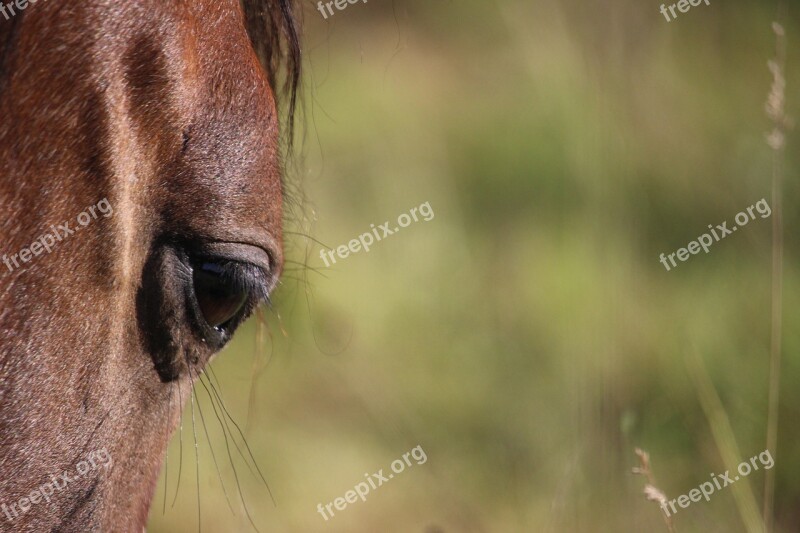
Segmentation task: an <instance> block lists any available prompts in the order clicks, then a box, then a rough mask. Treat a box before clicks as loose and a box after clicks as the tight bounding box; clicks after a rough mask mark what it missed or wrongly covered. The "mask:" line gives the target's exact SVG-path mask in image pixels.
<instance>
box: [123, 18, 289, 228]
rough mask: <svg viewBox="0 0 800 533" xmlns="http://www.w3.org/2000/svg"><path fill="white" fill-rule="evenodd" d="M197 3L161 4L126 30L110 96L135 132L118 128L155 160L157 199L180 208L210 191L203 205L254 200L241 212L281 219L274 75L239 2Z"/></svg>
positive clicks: (148, 163)
mask: <svg viewBox="0 0 800 533" xmlns="http://www.w3.org/2000/svg"><path fill="white" fill-rule="evenodd" d="M168 4H169V3H168ZM190 5H191V7H187V6H186V5H183V4H172V7H170V8H162V9H166V10H165V12H164V15H163V17H160V18H157V20H153V21H151V22H150V23H146V24H142V25H141V26H139V27H138V28H136V30H135V31H130V32H129V35H127V36H126V37H125V38H124V39H123V41H124V42H123V46H122V47H121V51H119V52H117V54H118V57H117V58H116V60H115V61H114V62H113V63H112V67H111V68H110V69H109V70H108V72H109V76H110V77H111V78H112V80H113V81H112V85H115V86H116V90H112V91H110V93H109V104H110V107H111V108H112V114H114V115H116V116H117V118H118V120H116V122H117V123H118V124H123V123H127V124H126V127H130V131H129V132H127V133H125V132H116V133H115V134H112V136H114V135H118V136H119V139H123V140H124V138H125V137H126V136H129V137H133V138H134V139H135V140H134V142H133V144H135V145H138V148H139V149H138V150H136V151H137V152H138V154H137V155H138V158H139V159H145V162H144V164H140V165H137V166H138V168H139V169H141V168H142V167H149V168H148V171H147V172H145V174H147V175H149V180H150V181H155V182H157V183H156V185H158V186H157V187H153V188H149V190H150V191H151V193H152V195H154V196H155V197H157V199H160V200H162V201H166V202H169V203H170V204H171V206H172V207H178V208H179V207H180V205H188V206H196V205H197V203H198V202H208V201H209V198H212V199H213V200H214V201H212V202H211V205H209V204H206V205H205V206H206V207H215V208H217V209H216V210H217V211H219V210H220V209H224V208H225V207H228V206H230V207H232V208H233V207H239V208H242V207H248V206H249V207H252V208H253V209H244V210H241V212H242V213H248V212H252V213H260V215H261V216H260V218H261V220H259V222H260V223H261V224H268V225H272V226H276V225H277V224H278V222H279V214H280V213H279V209H278V208H279V201H280V169H279V164H278V154H277V149H278V128H277V123H278V121H277V116H276V106H275V101H274V97H273V94H272V90H271V87H270V85H269V81H268V78H267V76H266V74H265V73H264V72H263V70H262V68H261V66H260V64H259V62H258V59H257V57H256V56H255V53H254V52H253V50H252V47H251V46H250V42H249V38H248V35H247V32H246V30H245V27H244V24H243V20H242V17H241V12H240V11H239V7H238V2H232V3H231V2H219V3H217V2H196V3H191V4H190ZM176 6H177V7H176ZM118 50H119V48H118ZM112 142H117V140H116V139H112ZM129 147H130V145H129ZM120 155H122V154H120ZM127 174H128V175H129V176H130V174H131V173H130V172H128V173H127ZM176 204H178V205H176ZM265 206H269V207H270V208H271V209H263V207H265ZM257 207H262V209H256V208H257ZM176 211H178V212H180V209H177V210H176ZM208 212H209V210H207V209H206V210H202V211H191V214H193V216H194V217H195V218H202V217H203V215H204V214H206V215H207V214H208ZM187 216H188V215H187Z"/></svg>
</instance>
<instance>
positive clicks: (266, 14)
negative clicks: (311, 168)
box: [241, 0, 302, 146]
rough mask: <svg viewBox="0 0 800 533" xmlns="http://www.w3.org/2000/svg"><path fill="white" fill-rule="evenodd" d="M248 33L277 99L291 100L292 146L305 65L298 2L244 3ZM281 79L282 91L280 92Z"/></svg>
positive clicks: (261, 0) (246, 0) (262, 0)
mask: <svg viewBox="0 0 800 533" xmlns="http://www.w3.org/2000/svg"><path fill="white" fill-rule="evenodd" d="M241 3H242V9H243V10H244V16H245V23H246V25H247V33H248V34H249V36H250V42H251V43H252V45H253V49H255V51H256V54H257V55H258V57H259V59H260V60H261V63H262V65H263V66H264V69H265V70H266V72H267V75H268V76H269V80H270V84H271V85H272V88H273V90H275V92H276V95H277V94H279V93H280V92H283V93H284V94H285V95H287V96H288V98H289V102H288V105H287V107H286V109H287V115H286V116H287V125H288V140H289V146H291V144H292V139H293V138H294V114H295V110H296V108H297V90H298V86H299V84H300V72H301V65H302V62H301V61H302V58H301V51H300V36H299V25H300V23H299V20H298V17H297V15H296V14H295V8H296V6H295V0H241ZM281 75H282V77H283V78H284V80H283V82H284V83H283V87H282V88H281V90H280V91H279V90H278V84H279V83H280V81H279V79H280V78H281Z"/></svg>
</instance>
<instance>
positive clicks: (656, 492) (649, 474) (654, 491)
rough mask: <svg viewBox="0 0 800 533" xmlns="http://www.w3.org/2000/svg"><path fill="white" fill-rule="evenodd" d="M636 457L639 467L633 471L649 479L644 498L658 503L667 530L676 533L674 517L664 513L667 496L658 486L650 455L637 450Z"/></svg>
mask: <svg viewBox="0 0 800 533" xmlns="http://www.w3.org/2000/svg"><path fill="white" fill-rule="evenodd" d="M635 451H636V455H637V456H638V457H639V466H638V467H633V468H632V469H631V471H632V472H633V473H634V474H636V475H640V476H644V477H645V479H647V484H646V485H645V486H644V496H645V498H647V499H648V500H649V501H651V502H656V503H657V504H658V506H659V512H660V513H661V516H663V517H664V523H666V524H667V529H668V530H669V532H670V533H675V525H674V524H673V523H672V517H671V516H667V514H666V513H664V512H663V507H664V506H666V504H667V496H666V494H664V492H663V491H662V490H661V489H659V488H658V486H657V485H656V477H655V476H654V475H653V470H652V468H651V467H650V454H649V453H647V452H646V451H644V450H642V449H640V448H636V450H635Z"/></svg>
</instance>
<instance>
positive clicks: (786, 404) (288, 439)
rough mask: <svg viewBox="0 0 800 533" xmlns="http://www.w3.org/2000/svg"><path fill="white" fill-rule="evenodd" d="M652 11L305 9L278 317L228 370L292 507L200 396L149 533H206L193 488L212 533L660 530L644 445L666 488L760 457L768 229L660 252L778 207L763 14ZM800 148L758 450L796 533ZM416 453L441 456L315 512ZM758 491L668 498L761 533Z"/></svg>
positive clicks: (791, 25) (633, 3) (798, 37)
mask: <svg viewBox="0 0 800 533" xmlns="http://www.w3.org/2000/svg"><path fill="white" fill-rule="evenodd" d="M660 4H661V2H658V1H646V2H642V1H640V0H613V1H611V0H601V1H598V2H585V1H578V0H567V1H564V0H552V1H551V0H533V1H530V0H503V1H501V2H478V1H474V0H473V1H468V2H443V1H436V0H433V1H431V0H413V1H412V0H409V1H403V0H395V1H394V2H378V1H377V0H373V1H370V2H368V3H360V2H359V3H357V4H354V5H350V6H348V7H347V9H345V10H344V11H340V12H336V13H335V15H334V16H332V17H329V18H328V20H323V19H322V16H321V15H320V13H319V12H317V11H316V10H315V7H314V4H312V3H311V2H308V3H307V4H306V5H305V7H306V13H305V37H304V51H305V54H306V57H305V69H306V70H305V80H304V85H305V86H304V90H303V98H304V100H305V115H304V117H302V118H301V123H300V129H301V130H302V132H303V134H304V138H303V140H302V142H301V143H300V146H299V149H298V154H296V157H295V158H294V160H293V161H292V162H290V164H288V165H287V166H288V167H289V172H288V176H287V182H288V183H289V185H290V189H291V190H290V194H291V199H292V203H291V205H290V208H289V210H288V213H287V234H286V240H287V243H286V245H287V250H288V253H289V258H290V260H291V261H292V262H290V263H287V271H286V274H285V277H284V280H283V284H282V285H281V287H280V288H279V290H278V291H277V292H276V294H275V302H274V308H273V310H271V311H270V310H267V311H265V313H264V319H265V322H266V326H261V325H259V323H258V322H257V321H256V320H252V321H250V322H249V323H248V325H247V326H246V327H244V328H243V329H242V330H241V331H240V332H239V333H238V335H237V337H236V339H235V342H233V343H232V345H231V346H230V347H229V348H227V349H226V350H225V351H224V352H223V354H222V355H221V356H220V357H219V358H218V359H217V360H216V361H215V363H214V364H213V369H214V373H215V375H216V376H217V378H218V390H219V391H220V394H221V396H222V397H223V398H224V400H225V402H226V405H227V409H228V411H229V412H230V414H231V415H232V417H233V419H234V420H236V422H237V423H238V424H239V425H240V427H241V429H242V431H243V432H244V433H246V435H247V441H248V444H249V446H250V448H251V449H252V451H253V454H254V455H255V457H256V460H257V462H258V465H259V467H260V469H261V471H262V472H263V473H264V476H265V478H266V479H267V481H268V482H269V486H270V488H271V490H272V493H273V494H274V498H275V502H276V505H273V504H272V502H271V500H270V496H269V493H268V491H267V489H266V487H265V486H264V484H263V483H262V482H260V481H259V479H258V478H257V476H255V475H253V473H251V471H250V470H249V469H248V466H247V464H246V462H245V460H244V459H243V458H242V455H240V453H239V452H238V451H237V448H236V447H235V446H234V444H233V443H232V442H230V441H231V439H232V437H230V436H229V437H228V440H229V444H228V449H226V442H225V438H224V436H223V435H224V433H223V429H222V427H223V426H221V425H220V423H219V422H218V421H217V418H216V417H215V416H214V411H213V410H212V406H211V404H210V403H209V397H208V394H207V391H206V390H204V388H203V387H202V386H198V387H197V388H196V398H197V402H199V407H198V410H199V409H202V412H203V416H204V422H205V426H206V427H207V430H208V433H207V434H206V432H205V430H204V429H203V422H202V421H201V419H200V414H199V413H196V414H195V426H196V432H197V439H198V442H199V453H200V455H199V463H200V473H199V482H198V476H197V473H196V470H195V464H196V459H195V448H194V442H193V435H192V413H191V408H190V407H187V410H186V411H185V413H184V423H183V426H184V427H183V431H182V435H183V436H182V446H183V449H182V451H181V450H180V446H181V439H180V438H179V437H178V436H177V435H176V438H175V440H174V441H173V443H172V447H171V451H170V454H169V460H168V466H167V468H166V473H162V476H161V480H160V482H159V486H158V489H157V492H156V498H155V502H154V505H153V508H152V511H151V520H150V526H149V531H151V532H162V531H163V532H167V531H168V532H178V531H197V530H198V524H197V520H198V518H197V515H198V497H197V487H198V483H199V489H200V509H201V511H202V530H203V531H220V532H226V531H253V529H252V527H251V526H250V524H249V522H248V519H247V517H246V513H245V511H244V507H243V504H242V501H244V502H245V503H246V504H247V508H248V509H249V513H250V514H251V515H252V519H253V521H254V522H255V523H256V525H257V526H258V528H259V530H260V531H262V532H269V531H275V532H284V531H286V532H295V531H297V532H378V531H380V532H382V531H400V532H420V533H450V532H462V531H464V532H473V531H474V532H483V531H487V532H517V531H520V532H524V531H534V532H538V531H545V532H547V531H552V532H573V531H577V532H584V531H587V532H589V531H590V532H595V531H608V532H619V531H625V532H627V531H635V532H639V531H653V532H656V531H667V529H666V526H665V524H664V522H663V519H662V517H661V516H660V515H661V512H660V510H659V508H658V506H657V504H655V503H653V502H650V501H647V500H646V499H645V498H644V496H643V495H642V489H643V487H644V485H645V481H646V480H645V479H644V478H643V477H642V476H636V475H633V474H632V473H631V468H632V467H634V466H636V465H637V464H638V461H637V458H636V456H635V455H634V449H635V448H636V447H641V448H643V449H645V450H647V451H648V452H649V453H650V456H651V461H652V465H653V471H654V473H655V476H656V478H657V483H658V486H659V488H660V489H661V490H663V491H664V492H665V493H666V494H667V495H668V496H669V497H670V498H675V497H677V496H678V495H680V494H686V493H688V491H689V490H690V489H692V488H695V487H697V486H698V485H699V484H700V483H703V482H704V481H707V480H708V479H709V473H712V472H713V473H722V472H724V471H725V470H727V469H731V468H735V464H736V463H738V461H740V460H747V459H748V458H749V457H751V456H754V455H756V454H758V453H760V452H762V451H763V450H764V449H765V447H766V444H765V434H766V412H767V397H768V375H769V343H770V320H771V318H770V305H771V273H770V272H771V253H772V244H771V225H772V218H768V219H763V220H762V219H761V218H758V219H757V220H756V221H755V222H751V223H750V224H749V225H748V226H747V227H746V228H742V231H739V232H737V233H735V234H733V235H731V236H729V237H727V238H726V239H724V240H723V241H720V242H719V243H717V244H715V245H714V246H713V247H712V249H711V251H710V253H709V254H700V255H698V256H693V257H691V259H690V260H689V261H687V262H686V263H681V264H679V266H678V267H677V268H674V269H672V270H671V271H669V272H667V271H666V270H665V269H664V267H663V266H662V265H661V263H659V260H658V256H659V254H660V253H662V252H663V253H672V252H674V251H676V250H677V249H678V248H680V247H683V246H686V244H687V243H688V242H689V241H691V240H693V239H695V238H696V237H697V236H699V235H700V234H702V233H704V232H705V231H706V230H707V226H708V224H719V223H721V222H722V221H725V220H728V221H731V222H729V225H730V224H731V223H732V220H733V217H734V216H735V215H736V214H737V213H738V212H739V211H741V210H743V209H745V208H746V207H747V206H750V205H752V204H754V203H756V202H757V201H758V200H760V199H762V198H766V199H767V201H768V202H769V203H770V205H772V203H773V202H772V199H771V194H772V188H771V179H772V157H773V155H772V151H771V150H770V148H769V147H768V146H767V144H766V142H765V133H766V132H768V131H769V130H770V129H771V127H772V126H771V123H770V122H769V120H768V119H767V117H766V115H765V111H764V102H765V100H766V96H767V93H768V92H769V89H770V85H771V83H772V77H771V74H770V72H769V71H768V69H767V61H768V59H770V58H772V57H774V55H775V36H774V34H773V32H772V30H771V26H770V25H771V22H772V21H773V20H774V17H775V12H776V10H775V3H774V2H762V3H754V2H744V1H727V2H722V1H719V0H711V5H710V6H706V5H705V4H701V5H700V6H698V7H694V8H692V9H691V10H690V11H689V12H688V13H686V14H681V15H680V16H679V17H678V18H677V19H676V20H674V21H672V22H667V21H666V20H665V19H664V18H663V16H662V15H661V14H660V13H659V11H658V8H659V6H660ZM792 7H793V6H792ZM797 14H798V13H797V12H791V11H790V12H789V18H788V19H786V20H784V23H785V27H786V33H787V40H788V62H787V68H786V77H787V87H788V88H787V103H786V105H787V112H788V113H789V115H791V116H793V117H800V92H798V91H797V90H796V88H798V87H800V55H798V54H797V53H796V52H797V50H798V48H797V43H798V42H800V24H798V19H797ZM799 137H800V136H799V135H798V134H797V133H790V135H789V138H788V145H787V149H786V153H787V156H786V165H785V168H784V174H785V183H784V188H783V192H782V195H783V200H784V205H785V220H784V226H785V229H786V239H785V259H784V267H785V283H784V290H783V298H784V322H783V323H784V335H783V343H784V345H783V354H784V356H783V368H782V371H781V384H782V390H781V409H780V425H779V427H780V429H779V436H780V439H779V446H778V449H777V450H771V451H772V455H773V457H774V458H775V469H774V472H775V474H776V477H777V487H776V506H775V515H776V522H777V527H776V528H775V531H785V532H790V531H800V505H798V504H799V503H800V481H798V480H800V454H798V453H797V447H798V445H797V442H798V439H800V428H798V427H797V425H796V420H797V418H798V415H800V413H799V412H798V410H800V390H798V387H797V386H796V383H797V381H798V377H800V357H798V355H799V349H800V327H798V326H800V324H799V322H800V299H799V298H798V286H799V285H800V272H799V271H798V268H797V257H798V252H799V251H800V249H799V247H798V246H799V245H800V241H798V238H797V235H796V232H795V229H796V228H797V227H798V223H799V222H800V218H799V215H798V211H797V209H796V206H797V205H798V200H800V181H799V180H798V179H797V169H798V164H799V163H800V161H798V154H800V151H798V138H799ZM424 202H430V205H431V206H432V208H433V210H434V212H435V218H434V219H433V220H431V221H429V222H422V221H420V222H418V223H415V224H412V225H411V226H409V227H408V228H405V229H403V230H401V231H400V232H399V233H397V234H395V235H393V236H391V237H389V238H387V239H386V240H385V241H382V242H380V243H376V244H375V245H373V247H372V249H371V250H370V251H369V253H364V252H360V253H357V254H355V255H352V256H350V257H348V258H347V259H344V260H339V261H338V262H337V264H336V265H333V266H332V267H331V268H325V267H324V265H323V263H322V261H321V260H320V259H319V252H320V249H321V248H322V246H321V245H320V244H319V243H318V242H317V241H319V242H321V243H324V245H325V246H326V247H327V248H333V247H336V246H338V245H340V244H346V243H347V242H348V241H349V240H350V239H353V238H355V237H357V236H358V235H359V234H361V233H364V232H365V231H369V229H370V224H376V225H378V224H382V223H383V222H384V221H387V220H392V221H394V220H396V218H397V216H399V215H400V214H402V213H405V212H408V211H409V210H410V209H411V208H413V207H416V206H419V205H420V204H422V203H424ZM312 238H313V240H312ZM706 378H707V379H706ZM717 396H718V398H719V403H718V404H716V403H715V401H712V400H713V398H714V397H717ZM704 398H705V400H704ZM708 398H712V400H708ZM228 424H229V426H230V427H229V429H230V430H231V433H233V434H236V428H235V427H233V425H232V424H230V422H229V423H228ZM208 438H210V440H211V444H212V446H213V450H214V454H215V459H216V462H217V463H218V467H219V471H220V473H221V475H220V476H218V474H217V468H216V467H215V463H214V458H212V456H211V449H210V447H209V444H208ZM417 445H420V446H422V448H423V449H424V450H425V452H426V454H427V457H428V460H427V462H426V463H425V464H423V465H416V464H415V465H414V466H413V467H411V468H408V469H407V470H406V471H405V472H403V473H402V474H400V475H396V476H395V477H394V479H392V480H391V481H390V482H389V483H388V484H384V485H383V486H381V487H380V488H378V489H377V490H375V491H373V492H372V493H371V494H369V495H368V497H367V501H366V502H361V501H359V502H357V503H354V504H351V505H349V506H348V507H347V508H346V509H345V510H344V511H337V513H336V516H335V517H333V518H331V519H330V520H328V521H325V520H324V519H323V518H322V517H321V516H320V514H319V513H318V512H317V504H318V503H322V504H323V505H324V504H326V503H329V502H331V501H333V500H334V498H336V497H339V496H344V494H345V492H346V491H348V490H349V489H351V488H352V487H353V486H354V485H355V484H356V483H358V482H360V481H362V480H363V479H364V473H365V472H367V473H371V472H377V471H378V470H379V469H381V468H383V469H384V471H385V472H388V471H389V465H390V464H391V462H392V461H393V460H395V459H397V458H399V457H401V456H402V454H403V453H406V452H408V451H409V450H411V449H412V448H413V447H415V446H417ZM239 447H241V451H242V452H244V453H245V454H246V450H245V449H244V447H243V444H242V443H241V440H240V441H239ZM228 450H229V452H228ZM228 453H230V456H229V455H228ZM181 456H182V457H181ZM730 457H733V458H734V459H733V460H735V461H736V463H734V464H733V465H730V464H726V462H725V461H726V458H728V459H729V458H730ZM231 458H232V459H231ZM179 463H182V465H181V470H182V471H181V481H180V487H179V488H178V489H177V499H176V501H175V504H174V506H173V505H172V503H173V497H174V495H175V494H176V484H177V480H178V464H179ZM231 463H233V465H234V466H235V470H236V474H234V469H233V468H232V467H231ZM165 476H166V484H167V485H168V489H166V496H165ZM220 477H221V478H222V482H223V483H224V486H225V492H223V489H222V484H221V481H220ZM237 478H238V484H239V486H240V488H241V493H242V494H243V496H241V497H240V495H239V494H240V490H239V488H237V482H236V479H237ZM763 491H764V471H763V470H759V471H758V472H755V473H753V474H751V475H750V476H749V477H748V478H746V479H743V480H742V481H739V482H738V483H737V484H736V485H734V486H733V487H728V488H725V489H723V490H721V491H719V492H718V493H717V494H715V495H713V496H712V499H711V501H710V502H705V501H702V502H699V503H693V504H692V505H691V506H690V507H689V508H688V509H680V511H679V512H678V513H677V515H676V516H675V522H674V523H675V528H676V531H679V532H686V531H703V532H708V531H753V530H754V529H753V527H754V526H753V523H752V517H753V512H754V510H755V512H756V515H755V516H756V517H758V515H759V514H760V508H761V501H762V494H763ZM225 493H227V496H226V494H225ZM226 498H227V499H228V500H230V504H228V503H227V502H226ZM748 513H749V514H748ZM748 517H749V518H748ZM748 520H751V521H750V522H749V524H750V526H749V529H748V526H747V524H748Z"/></svg>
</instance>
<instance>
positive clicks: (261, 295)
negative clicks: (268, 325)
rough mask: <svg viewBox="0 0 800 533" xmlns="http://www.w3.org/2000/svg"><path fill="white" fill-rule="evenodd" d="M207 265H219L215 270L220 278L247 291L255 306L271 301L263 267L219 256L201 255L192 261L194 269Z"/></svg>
mask: <svg viewBox="0 0 800 533" xmlns="http://www.w3.org/2000/svg"><path fill="white" fill-rule="evenodd" d="M205 265H213V266H215V267H219V268H218V269H214V270H215V272H216V273H217V274H218V275H219V276H220V278H221V279H223V280H224V281H226V282H228V283H230V284H231V285H233V286H234V287H236V288H237V289H239V290H241V291H244V292H246V293H247V294H248V295H249V297H248V299H249V300H250V301H251V302H250V303H251V304H252V305H253V306H256V305H258V304H259V303H261V302H269V291H268V289H267V287H268V285H269V283H268V277H267V275H266V273H265V272H264V271H263V270H262V269H261V268H259V267H257V266H255V265H251V264H249V263H242V262H239V261H231V260H230V259H224V258H219V257H216V258H215V257H202V256H201V257H196V258H194V259H193V260H192V261H191V268H192V269H194V268H200V267H202V266H205Z"/></svg>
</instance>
